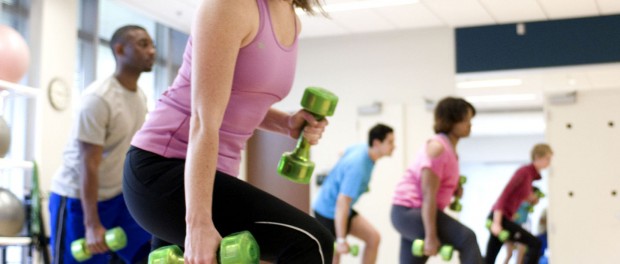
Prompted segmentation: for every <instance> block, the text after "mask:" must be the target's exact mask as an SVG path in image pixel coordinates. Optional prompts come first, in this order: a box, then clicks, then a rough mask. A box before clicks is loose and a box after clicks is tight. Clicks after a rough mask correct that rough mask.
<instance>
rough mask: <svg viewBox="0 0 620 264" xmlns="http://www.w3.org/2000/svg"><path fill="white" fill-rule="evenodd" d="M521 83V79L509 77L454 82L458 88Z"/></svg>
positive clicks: (507, 85) (506, 85)
mask: <svg viewBox="0 0 620 264" xmlns="http://www.w3.org/2000/svg"><path fill="white" fill-rule="evenodd" d="M521 84H523V80H521V79H516V78H511V79H492V80H476V81H462V82H458V83H457V84H456V87H457V88H459V89H471V88H489V87H509V86H519V85H521Z"/></svg>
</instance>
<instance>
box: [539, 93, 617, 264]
mask: <svg viewBox="0 0 620 264" xmlns="http://www.w3.org/2000/svg"><path fill="white" fill-rule="evenodd" d="M619 100H620V89H618V88H615V89H605V90H589V91H588V90H582V91H578V93H577V101H576V103H574V104H567V105H555V104H547V105H546V107H547V111H548V115H547V116H548V129H547V137H548V139H549V142H550V143H551V144H552V146H553V148H554V152H555V153H554V157H553V162H552V165H551V171H550V176H549V187H550V190H549V196H550V197H549V199H550V204H551V205H553V206H552V207H550V208H549V246H550V253H551V255H550V257H551V258H550V260H551V262H554V263H603V264H607V263H618V259H620V251H618V240H617V238H618V237H619V236H620V206H619V205H620V203H619V200H620V198H619V196H618V191H620V177H618V161H617V160H618V157H620V137H619V135H620V134H619V133H618V127H619V126H620V119H619V118H618V113H620V107H619V106H618V101H619ZM610 122H611V123H613V126H610ZM568 124H570V125H571V126H570V128H569V127H568ZM614 192H616V193H615V195H614ZM570 193H572V196H571V195H570Z"/></svg>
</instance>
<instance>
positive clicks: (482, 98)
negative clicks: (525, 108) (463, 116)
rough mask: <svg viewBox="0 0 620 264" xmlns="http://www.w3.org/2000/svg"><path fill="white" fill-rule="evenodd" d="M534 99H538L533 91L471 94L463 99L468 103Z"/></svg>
mask: <svg viewBox="0 0 620 264" xmlns="http://www.w3.org/2000/svg"><path fill="white" fill-rule="evenodd" d="M536 99H538V94H535V93H522V94H495V95H472V96H466V97H465V100H467V101H468V102H470V103H504V102H522V101H534V100H536Z"/></svg>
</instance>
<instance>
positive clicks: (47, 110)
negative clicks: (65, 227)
mask: <svg viewBox="0 0 620 264" xmlns="http://www.w3.org/2000/svg"><path fill="white" fill-rule="evenodd" d="M77 8H78V1H77V0H32V10H31V12H32V13H31V14H30V23H31V26H32V30H31V42H30V43H28V45H29V46H30V48H31V51H32V54H33V56H32V58H33V59H32V62H31V63H32V64H31V65H32V68H31V75H32V76H33V80H31V85H32V86H34V87H39V88H41V89H42V90H43V91H44V92H43V93H42V94H41V96H39V98H38V99H37V110H36V124H35V131H34V133H35V154H34V158H35V160H36V161H37V162H38V163H39V175H40V176H39V177H40V179H39V180H40V186H41V191H42V192H43V193H42V197H43V198H44V199H45V200H44V202H43V208H42V211H43V213H44V217H45V219H48V209H47V208H48V207H47V204H48V203H47V196H48V194H49V188H50V185H51V178H52V175H53V174H54V172H55V170H56V169H57V168H58V167H59V166H60V164H61V156H62V151H63V149H64V145H65V143H66V142H67V138H68V135H69V131H70V129H71V117H72V112H71V109H66V110H64V111H63V112H58V111H56V110H54V109H53V108H52V107H51V105H50V103H49V101H48V97H47V89H48V87H47V86H48V84H49V83H50V81H51V80H52V79H54V78H61V79H63V80H64V81H65V83H67V84H69V85H72V84H73V83H74V82H73V80H74V78H75V74H74V72H75V61H76V58H75V57H76V53H77V52H76V50H77ZM72 94H73V95H75V94H76V91H75V90H74V91H73V93H72ZM45 222H46V224H47V225H48V226H47V227H46V230H47V232H48V235H49V230H50V229H49V221H45Z"/></svg>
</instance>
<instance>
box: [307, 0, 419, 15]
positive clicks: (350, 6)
mask: <svg viewBox="0 0 620 264" xmlns="http://www.w3.org/2000/svg"><path fill="white" fill-rule="evenodd" d="M417 2H419V0H363V1H350V2H344V3H334V4H327V5H324V6H323V10H325V12H327V13H334V12H342V11H353V10H361V9H371V8H380V7H390V6H403V5H411V4H415V3H417ZM297 11H298V12H297V13H298V14H300V12H299V11H300V10H297ZM302 12H303V11H302Z"/></svg>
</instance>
